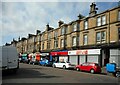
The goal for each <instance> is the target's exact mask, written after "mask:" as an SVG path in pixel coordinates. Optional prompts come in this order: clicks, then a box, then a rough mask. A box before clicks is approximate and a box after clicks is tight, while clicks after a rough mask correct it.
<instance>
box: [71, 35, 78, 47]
mask: <svg viewBox="0 0 120 85" xmlns="http://www.w3.org/2000/svg"><path fill="white" fill-rule="evenodd" d="M76 41H77V38H76V37H73V38H72V46H76V45H77V43H76Z"/></svg>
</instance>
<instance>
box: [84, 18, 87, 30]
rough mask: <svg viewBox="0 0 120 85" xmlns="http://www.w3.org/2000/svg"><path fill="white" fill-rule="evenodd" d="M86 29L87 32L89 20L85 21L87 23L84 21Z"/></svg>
mask: <svg viewBox="0 0 120 85" xmlns="http://www.w3.org/2000/svg"><path fill="white" fill-rule="evenodd" d="M84 29H85V30H86V29H88V20H85V21H84Z"/></svg>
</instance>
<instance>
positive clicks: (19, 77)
mask: <svg viewBox="0 0 120 85" xmlns="http://www.w3.org/2000/svg"><path fill="white" fill-rule="evenodd" d="M2 82H3V83H118V78H115V77H113V76H108V75H105V74H90V73H87V72H78V71H75V70H64V69H58V68H52V67H44V66H39V65H29V64H23V63H20V69H19V70H18V72H17V74H10V73H9V74H4V75H3V77H2Z"/></svg>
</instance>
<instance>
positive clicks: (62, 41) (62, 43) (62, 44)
mask: <svg viewBox="0 0 120 85" xmlns="http://www.w3.org/2000/svg"><path fill="white" fill-rule="evenodd" d="M61 47H64V40H63V39H61Z"/></svg>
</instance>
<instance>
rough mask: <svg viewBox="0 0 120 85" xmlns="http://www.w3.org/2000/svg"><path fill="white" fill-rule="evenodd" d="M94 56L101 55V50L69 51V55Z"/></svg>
mask: <svg viewBox="0 0 120 85" xmlns="http://www.w3.org/2000/svg"><path fill="white" fill-rule="evenodd" d="M92 54H97V55H100V49H88V50H74V51H68V55H92Z"/></svg>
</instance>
